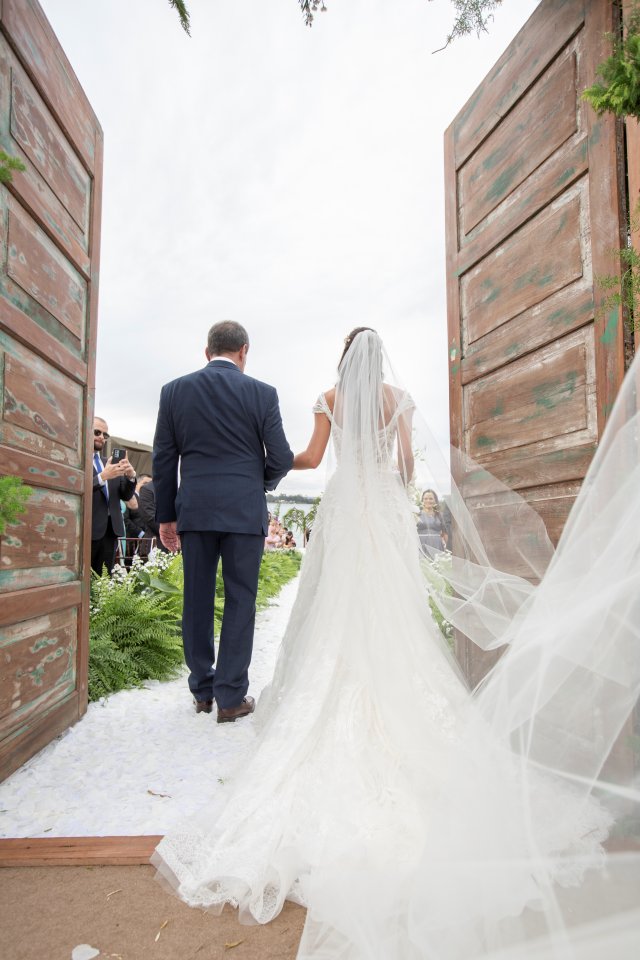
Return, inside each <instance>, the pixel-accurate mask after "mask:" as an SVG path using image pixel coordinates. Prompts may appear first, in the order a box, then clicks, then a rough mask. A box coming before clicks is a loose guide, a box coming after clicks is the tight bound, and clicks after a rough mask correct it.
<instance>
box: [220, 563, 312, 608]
mask: <svg viewBox="0 0 640 960" xmlns="http://www.w3.org/2000/svg"><path fill="white" fill-rule="evenodd" d="M301 563H302V556H301V555H300V554H299V553H298V551H297V550H273V551H270V552H269V553H265V554H264V556H263V557H262V564H261V565H260V579H259V581H258V596H257V598H256V606H257V608H258V610H262V609H263V607H266V606H267V604H268V603H269V601H270V600H272V599H273V598H274V597H276V596H277V595H278V594H279V593H280V591H281V590H282V588H283V586H284V585H285V583H288V582H289V580H292V579H293V578H294V577H295V576H296V575H297V573H298V571H299V570H300V564H301ZM216 606H217V604H216Z"/></svg>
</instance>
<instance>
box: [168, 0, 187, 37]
mask: <svg viewBox="0 0 640 960" xmlns="http://www.w3.org/2000/svg"><path fill="white" fill-rule="evenodd" d="M169 4H170V6H172V7H173V9H174V10H177V12H178V16H179V18H180V26H181V27H182V29H183V30H184V32H185V33H186V34H187V35H188V36H189V37H190V36H191V23H190V19H191V18H190V15H189V11H188V10H187V5H186V3H185V2H184V0H169Z"/></svg>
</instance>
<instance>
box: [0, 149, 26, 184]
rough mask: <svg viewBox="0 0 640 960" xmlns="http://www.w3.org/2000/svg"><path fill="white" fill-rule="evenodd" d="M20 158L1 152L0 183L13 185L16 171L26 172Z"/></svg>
mask: <svg viewBox="0 0 640 960" xmlns="http://www.w3.org/2000/svg"><path fill="white" fill-rule="evenodd" d="M26 169H27V168H26V167H25V165H24V163H23V162H22V160H21V159H20V158H19V157H12V156H10V155H9V154H8V153H5V152H4V150H0V183H11V181H12V180H13V171H14V170H26Z"/></svg>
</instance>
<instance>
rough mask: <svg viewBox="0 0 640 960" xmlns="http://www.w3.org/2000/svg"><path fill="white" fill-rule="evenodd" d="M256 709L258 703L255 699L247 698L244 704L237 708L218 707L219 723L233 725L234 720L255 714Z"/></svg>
mask: <svg viewBox="0 0 640 960" xmlns="http://www.w3.org/2000/svg"><path fill="white" fill-rule="evenodd" d="M255 708H256V702H255V700H254V699H253V697H245V698H244V700H243V701H242V703H240V704H238V706H237V707H227V708H226V709H225V708H223V707H218V723H233V721H234V720H239V719H240V717H246V716H247V714H249V713H253V711H254V710H255Z"/></svg>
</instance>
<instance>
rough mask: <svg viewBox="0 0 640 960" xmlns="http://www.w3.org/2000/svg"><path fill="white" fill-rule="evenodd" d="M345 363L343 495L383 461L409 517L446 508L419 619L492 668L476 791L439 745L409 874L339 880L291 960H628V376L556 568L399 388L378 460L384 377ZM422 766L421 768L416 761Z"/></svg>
mask: <svg viewBox="0 0 640 960" xmlns="http://www.w3.org/2000/svg"><path fill="white" fill-rule="evenodd" d="M356 346H357V347H358V348H359V349H354V347H356ZM354 347H352V349H351V350H350V351H349V353H348V354H347V358H346V359H347V363H346V364H343V368H342V369H341V378H340V382H339V384H338V393H337V398H339V397H340V396H341V395H342V397H343V400H342V404H343V410H342V411H341V410H340V406H339V404H338V400H337V405H336V411H337V415H336V424H335V428H334V429H335V431H336V432H337V434H338V436H337V438H336V439H337V441H338V443H339V444H340V445H341V465H340V466H341V470H342V471H343V473H345V472H346V475H347V476H349V474H351V475H352V478H353V483H354V488H353V491H352V493H353V496H354V497H355V496H356V495H357V494H358V490H359V495H360V496H361V497H362V496H364V498H365V499H368V497H367V491H366V485H367V483H371V482H373V478H375V476H376V469H375V464H376V462H377V463H380V462H383V461H384V460H385V458H386V459H387V460H388V459H390V458H391V459H393V460H397V463H398V469H399V472H400V474H401V475H402V474H405V479H406V478H408V477H409V476H411V477H412V482H411V484H409V486H408V494H409V496H410V498H412V499H413V500H414V503H418V502H419V494H420V491H421V490H423V489H425V488H435V489H437V490H438V492H439V493H441V494H443V493H444V494H445V495H446V500H447V504H448V507H449V509H450V511H451V514H452V538H453V554H452V555H451V556H440V557H439V558H437V559H436V560H435V561H432V560H430V559H424V560H422V568H423V573H424V575H425V584H426V588H427V589H428V592H429V595H430V598H431V603H432V605H434V606H436V607H437V608H438V610H439V613H440V618H439V619H440V620H441V621H442V620H443V619H444V621H445V622H446V623H449V624H451V625H452V627H453V628H454V629H455V630H456V631H457V632H458V637H461V636H462V637H465V638H466V639H467V640H468V641H471V642H473V643H474V644H476V645H478V646H479V647H480V648H481V649H483V650H501V651H502V656H501V657H500V659H499V660H498V661H497V663H496V664H495V666H494V667H493V668H492V669H491V670H490V672H489V673H488V675H487V676H486V677H485V678H484V680H483V681H482V682H481V683H480V685H479V686H478V687H477V688H476V689H475V690H474V691H473V693H472V704H473V707H474V714H473V720H472V721H471V725H472V728H473V729H472V730H471V731H468V732H467V734H464V735H463V736H465V737H467V738H468V740H469V743H471V744H473V738H474V736H477V735H478V731H479V729H482V730H483V733H482V734H481V735H480V736H479V739H478V744H477V755H478V758H479V759H480V761H481V762H482V763H486V767H485V768H484V770H483V771H482V772H481V774H480V780H483V781H484V783H483V785H482V787H481V788H480V789H478V780H477V779H474V776H475V775H476V774H477V771H475V772H474V771H473V770H472V769H470V767H472V765H473V764H472V762H471V763H469V762H467V767H466V768H465V767H464V766H463V767H460V768H458V767H457V766H456V763H455V760H454V756H455V753H456V750H457V745H456V744H452V751H451V754H452V759H451V764H450V767H449V769H448V770H447V771H438V770H434V775H435V776H436V778H438V777H440V778H441V779H442V781H443V783H444V784H446V787H444V789H445V790H446V792H447V795H448V797H449V803H450V811H449V813H450V816H449V818H448V820H447V819H446V818H445V819H444V820H443V821H442V822H439V823H438V833H437V835H436V836H435V837H433V836H429V835H427V836H426V839H425V837H423V838H422V849H421V853H420V856H419V858H418V863H417V865H416V864H414V865H412V866H410V867H409V866H408V865H407V864H405V863H402V862H400V863H399V864H398V867H397V869H396V870H395V871H389V868H388V864H386V863H384V864H382V865H381V869H380V871H379V872H376V870H375V867H372V865H371V863H369V868H368V871H367V873H366V876H365V875H364V871H360V872H359V873H358V872H357V871H350V870H349V869H348V865H345V869H344V871H343V875H342V881H337V880H336V878H335V876H334V877H333V878H332V886H333V889H331V890H330V889H329V888H328V887H327V886H326V885H323V884H322V882H321V881H320V882H319V883H318V884H317V885H316V887H315V888H314V889H313V896H312V897H311V898H310V899H311V902H312V903H313V904H315V907H314V910H313V911H312V912H311V915H310V919H308V921H307V925H306V928H305V935H304V937H303V943H302V946H301V951H300V954H299V956H300V957H303V956H304V957H307V956H308V957H315V958H325V957H326V958H330V957H341V958H342V957H344V958H347V957H348V958H352V957H353V958H356V957H362V958H364V957H367V958H369V957H380V958H382V957H391V956H393V957H397V958H402V960H406V958H410V957H411V958H413V957H416V958H417V957H423V958H429V960H432V958H434V960H436V958H437V960H471V958H480V957H482V958H489V957H491V958H494V957H495V958H496V960H497V958H505V960H506V958H509V960H512V958H513V960H516V958H527V960H531V958H536V960H537V958H540V960H542V958H545V960H552V958H553V960H573V958H575V960H587V958H588V960H596V958H597V960H603V958H604V957H605V956H606V955H608V956H610V957H611V958H612V960H631V958H632V957H634V958H635V957H637V956H638V951H639V950H640V713H639V711H638V702H639V695H640V396H639V388H640V358H638V359H637V360H636V361H635V363H634V364H633V366H632V368H631V370H630V371H629V373H628V375H627V377H626V379H625V381H624V384H623V386H622V389H621V391H620V394H619V396H618V399H617V403H616V405H615V407H614V409H613V411H612V413H611V415H610V418H609V422H608V425H607V428H606V431H605V434H604V437H603V439H602V441H601V443H600V445H599V448H598V450H597V453H596V455H595V457H594V460H593V462H592V464H591V468H590V470H589V472H588V475H587V477H586V479H585V481H584V483H583V485H582V489H581V492H580V494H579V496H578V498H577V500H576V502H575V504H574V507H573V509H572V511H571V515H570V517H569V521H568V523H567V524H566V527H565V529H564V532H563V535H562V537H561V540H560V542H559V543H558V546H557V549H556V550H555V552H554V550H553V547H552V545H551V543H550V541H549V538H548V536H547V533H546V530H545V527H544V524H543V522H542V520H541V518H540V516H539V515H538V514H537V513H536V512H535V511H534V510H533V509H532V508H531V507H530V506H529V504H528V503H527V502H526V500H525V499H523V498H522V497H520V496H519V495H518V494H517V493H515V492H513V491H511V490H510V489H508V488H507V487H506V486H505V485H504V484H503V483H501V482H500V481H499V480H497V479H496V478H495V477H493V476H492V475H491V474H490V473H488V471H487V470H486V469H485V468H483V466H482V465H479V464H477V463H474V462H472V461H471V460H470V459H469V458H468V457H467V456H466V455H465V452H464V451H460V450H455V449H453V450H451V455H450V460H449V462H447V460H446V459H445V458H444V457H443V455H442V453H441V452H440V450H439V448H438V445H437V443H436V442H435V440H434V438H433V436H432V435H431V433H430V431H429V429H428V427H427V426H426V423H425V421H424V420H423V418H421V416H420V414H419V412H418V411H415V410H414V409H412V406H411V404H407V403H406V401H404V400H403V398H404V397H406V396H407V394H406V393H405V392H404V391H403V390H401V389H400V388H399V387H398V386H395V387H394V388H393V392H394V395H395V396H396V397H397V398H399V399H398V409H399V410H400V414H399V416H400V429H399V430H398V431H397V432H396V434H395V436H394V437H392V438H391V439H392V440H393V442H395V444H396V447H395V448H394V450H393V451H389V450H388V449H381V447H382V448H384V445H385V444H388V443H389V439H390V438H389V435H388V434H386V433H385V431H384V430H381V429H380V428H381V426H382V425H383V424H384V423H385V422H386V421H387V419H388V414H387V411H386V409H385V403H386V400H387V396H386V395H385V390H387V391H388V387H384V386H383V385H382V384H383V381H384V382H385V383H386V384H394V383H395V384H397V378H395V377H394V376H393V373H392V368H391V365H390V363H389V360H388V358H387V357H386V355H385V354H384V351H383V348H382V345H381V343H380V341H379V340H378V338H377V336H376V335H375V334H373V333H365V334H360V335H359V337H358V338H357V339H356V341H355V343H354ZM350 354H351V356H350ZM383 371H384V373H383ZM340 386H342V391H341V392H340ZM403 407H404V411H403ZM407 407H408V412H407ZM403 420H404V423H405V427H407V426H408V425H410V428H411V442H410V444H407V443H405V444H404V447H403V444H402V421H403ZM363 466H364V467H365V469H362V467H363ZM347 499H348V494H347V493H346V492H345V501H346V500H347ZM486 731H489V734H490V738H491V741H492V743H493V744H494V746H495V750H494V752H493V755H492V756H491V757H487V755H486V752H485V736H484V734H485V733H486ZM467 745H468V744H467ZM507 756H508V758H509V759H508V760H505V757H507ZM487 760H489V761H490V762H488V763H487ZM467 761H468V754H467ZM422 762H423V764H424V766H425V768H429V767H430V765H431V763H432V758H431V757H430V756H429V752H428V750H426V749H425V752H424V755H423V757H422ZM492 791H493V792H494V798H493V803H494V805H495V810H496V811H499V810H501V809H502V805H503V802H504V795H505V794H506V795H508V796H510V797H511V799H512V804H511V806H510V807H509V808H508V809H507V811H506V813H505V815H504V819H503V820H502V823H501V824H496V820H495V818H494V817H492V811H491V810H490V809H489V808H488V807H487V801H488V798H489V803H491V795H492ZM598 811H599V812H600V814H601V817H600V818H599V817H598V813H597V812H598ZM494 812H495V811H494ZM425 815H426V816H428V811H426V813H425ZM550 824H553V827H554V829H555V831H556V836H555V841H553V842H550V840H549V825H550ZM572 828H573V829H572ZM483 831H486V834H485V836H484V842H479V841H480V837H481V836H482V833H483ZM523 837H524V838H526V839H525V841H524V843H523V839H522V838H523ZM605 837H606V840H605V842H604V845H603V846H601V845H600V844H599V843H596V844H594V845H590V843H589V840H590V839H591V840H593V839H599V840H602V839H603V838H605ZM354 860H355V862H357V858H354ZM523 874H525V875H528V877H529V878H530V888H529V891H528V893H527V895H526V898H525V900H523V899H521V891H520V892H518V890H519V884H521V882H522V877H523ZM336 887H337V889H336ZM354 891H357V894H355V893H354ZM342 905H344V906H342Z"/></svg>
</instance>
